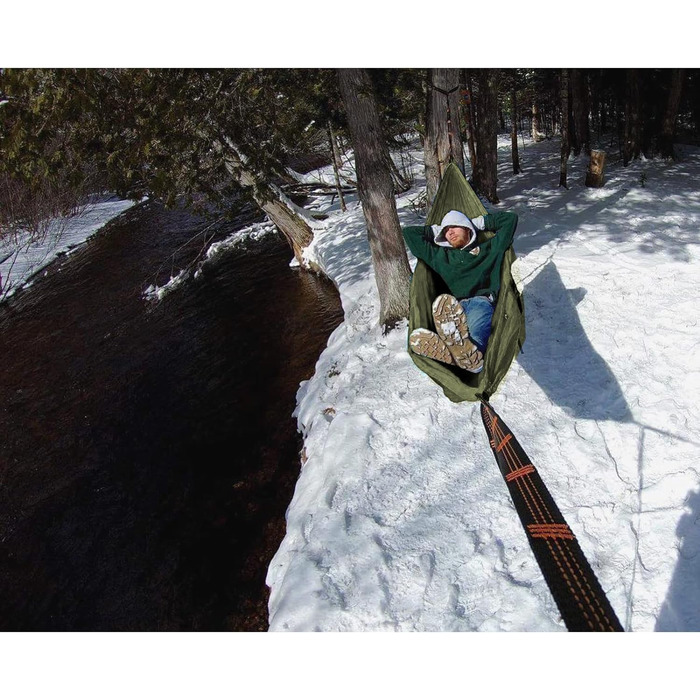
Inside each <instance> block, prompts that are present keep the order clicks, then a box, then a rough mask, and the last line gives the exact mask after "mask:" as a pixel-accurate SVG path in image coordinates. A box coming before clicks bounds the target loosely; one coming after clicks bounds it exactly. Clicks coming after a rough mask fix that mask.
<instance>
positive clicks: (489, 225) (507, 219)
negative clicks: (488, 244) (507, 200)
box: [473, 211, 518, 250]
mask: <svg viewBox="0 0 700 700" xmlns="http://www.w3.org/2000/svg"><path fill="white" fill-rule="evenodd" d="M482 218H483V226H481V225H480V224H481V223H482V222H481V220H480V219H482ZM473 222H474V225H475V226H476V227H477V228H482V229H483V230H484V231H495V232H496V236H495V237H494V238H493V239H492V240H493V243H494V244H495V245H497V246H498V247H499V248H500V249H501V250H506V249H507V248H508V246H510V245H511V243H513V236H514V235H515V228H516V227H517V225H518V215H517V214H516V213H515V212H513V211H497V212H495V213H493V214H486V216H484V217H477V218H476V219H473Z"/></svg>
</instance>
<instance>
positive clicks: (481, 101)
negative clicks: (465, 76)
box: [473, 68, 500, 204]
mask: <svg viewBox="0 0 700 700" xmlns="http://www.w3.org/2000/svg"><path fill="white" fill-rule="evenodd" d="M478 75H479V98H478V103H477V105H476V108H477V126H476V152H477V167H476V168H475V169H474V170H473V173H474V177H473V180H474V188H475V189H476V190H477V191H478V192H479V193H480V194H482V195H484V196H485V197H486V198H487V199H488V200H489V202H491V203H493V204H498V202H499V201H500V200H499V199H498V194H497V193H496V186H497V181H498V167H497V166H498V83H499V69H498V68H481V69H479V73H478Z"/></svg>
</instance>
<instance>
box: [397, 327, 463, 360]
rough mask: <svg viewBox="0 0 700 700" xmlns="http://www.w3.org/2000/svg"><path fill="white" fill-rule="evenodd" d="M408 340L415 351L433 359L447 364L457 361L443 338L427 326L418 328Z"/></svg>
mask: <svg viewBox="0 0 700 700" xmlns="http://www.w3.org/2000/svg"><path fill="white" fill-rule="evenodd" d="M408 342H409V344H410V346H411V350H413V352H415V353H418V354H419V355H423V357H429V358H430V359H431V360H437V361H438V362H444V363H445V364H446V365H454V363H455V361H454V360H453V359H452V355H450V351H449V350H448V349H447V345H445V343H444V341H443V340H442V338H440V336H439V335H438V334H437V333H433V332H432V331H429V330H427V329H425V328H416V330H415V331H413V333H411V335H410V336H409V337H408Z"/></svg>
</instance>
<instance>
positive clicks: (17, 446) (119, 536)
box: [0, 205, 342, 630]
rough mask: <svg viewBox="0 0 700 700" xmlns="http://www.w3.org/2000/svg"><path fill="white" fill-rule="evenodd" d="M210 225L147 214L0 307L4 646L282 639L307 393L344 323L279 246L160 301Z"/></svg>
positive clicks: (217, 269) (118, 226)
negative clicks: (174, 259) (258, 635)
mask: <svg viewBox="0 0 700 700" xmlns="http://www.w3.org/2000/svg"><path fill="white" fill-rule="evenodd" d="M202 226H203V224H202V222H201V221H200V220H198V219H195V218H193V217H191V216H189V215H187V214H185V213H183V212H166V211H163V210H162V209H160V208H159V207H157V206H155V205H146V206H141V207H136V208H134V209H133V210H131V211H130V212H127V214H126V215H125V216H123V217H120V219H118V220H117V221H116V222H114V223H113V224H112V225H110V227H109V229H110V232H109V235H102V236H99V237H98V238H97V239H96V240H95V241H93V242H91V243H90V244H89V245H88V246H86V247H85V248H83V249H82V250H81V251H80V252H79V253H76V254H75V255H74V256H71V257H70V258H68V259H66V260H65V261H64V262H63V263H59V264H56V265H54V267H53V269H52V270H51V273H50V274H49V275H48V276H47V277H46V278H42V279H41V280H39V281H38V282H37V283H36V284H35V286H34V287H33V288H32V289H30V290H28V291H26V292H23V293H20V294H18V295H17V296H16V297H15V298H13V299H12V300H10V303H9V304H6V305H4V306H3V307H0V629H2V630H264V629H266V628H267V589H266V588H265V585H264V577H265V573H266V569H267V565H268V563H269V560H270V558H271V556H272V555H273V554H274V552H275V550H276V549H277V546H278V545H279V542H280V540H281V538H282V537H283V535H284V511H285V508H286V506H287V504H288V503H289V501H290V500H291V496H292V493H293V488H294V483H295V481H296V478H297V475H298V472H299V449H300V446H301V445H300V441H299V438H298V436H297V434H296V424H295V421H294V419H292V418H291V414H292V411H293V410H294V405H295V393H296V390H297V388H298V384H299V382H300V381H301V380H302V379H305V378H308V377H309V376H310V375H311V374H312V373H313V369H314V365H315V362H316V359H317V358H318V355H319V353H320V352H321V350H322V348H323V347H324V346H325V343H326V341H327V338H328V335H329V333H330V332H331V331H332V329H333V328H334V327H335V326H336V325H337V324H338V323H339V322H340V320H341V318H342V311H341V308H340V304H339V301H338V297H337V294H336V292H335V289H334V288H333V286H332V285H331V284H329V283H327V282H324V281H322V280H320V279H318V278H316V277H315V276H312V275H308V274H304V273H299V272H296V271H293V270H290V269H289V267H288V263H289V260H290V257H291V255H290V252H289V248H288V247H287V246H286V244H284V243H283V242H282V241H280V240H278V239H276V238H274V237H268V238H267V239H266V240H264V241H262V242H260V243H257V244H252V246H251V247H250V248H249V249H248V250H247V251H245V252H243V251H241V252H234V253H231V254H226V255H225V256H223V257H222V258H220V259H219V260H218V261H217V262H216V264H209V265H207V266H205V268H204V274H203V275H202V276H201V277H199V278H198V279H197V280H194V281H192V282H190V283H189V285H188V286H187V288H186V289H185V290H181V291H179V292H175V293H173V294H171V295H169V296H168V297H166V298H165V299H164V301H163V302H161V303H160V304H158V305H156V306H149V305H147V304H145V303H144V302H143V300H142V298H141V293H142V291H143V289H144V288H145V286H147V285H148V284H149V283H150V282H152V281H153V272H154V270H155V269H157V268H158V266H159V265H160V264H161V263H162V262H163V260H164V259H166V258H167V257H168V255H170V253H171V252H172V251H173V250H175V249H176V248H177V247H178V246H180V245H181V244H182V243H184V242H185V241H187V240H188V239H189V238H190V237H191V236H192V235H193V234H194V233H195V232H196V231H197V230H198V229H201V227H202ZM194 247H195V249H196V248H197V245H195V246H194ZM191 252H192V247H190V249H188V250H183V251H182V253H181V254H182V256H183V258H186V257H187V256H188V255H190V254H191ZM175 269H176V270H177V269H178V266H177V265H176V266H175ZM168 272H169V269H168Z"/></svg>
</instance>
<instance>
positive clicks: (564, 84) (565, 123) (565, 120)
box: [559, 68, 570, 187]
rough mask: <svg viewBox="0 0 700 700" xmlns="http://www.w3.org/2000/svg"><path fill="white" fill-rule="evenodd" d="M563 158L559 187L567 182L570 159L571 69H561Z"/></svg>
mask: <svg viewBox="0 0 700 700" xmlns="http://www.w3.org/2000/svg"><path fill="white" fill-rule="evenodd" d="M560 90H561V94H560V99H561V159H560V162H559V187H568V186H567V184H566V177H567V163H568V161H569V151H570V147H569V116H568V115H569V70H568V68H562V69H561V86H560Z"/></svg>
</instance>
